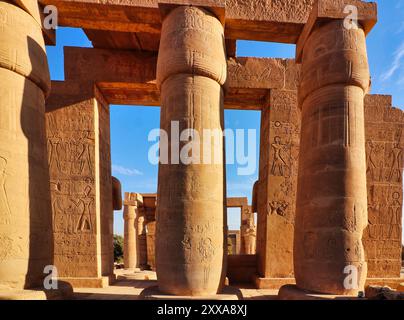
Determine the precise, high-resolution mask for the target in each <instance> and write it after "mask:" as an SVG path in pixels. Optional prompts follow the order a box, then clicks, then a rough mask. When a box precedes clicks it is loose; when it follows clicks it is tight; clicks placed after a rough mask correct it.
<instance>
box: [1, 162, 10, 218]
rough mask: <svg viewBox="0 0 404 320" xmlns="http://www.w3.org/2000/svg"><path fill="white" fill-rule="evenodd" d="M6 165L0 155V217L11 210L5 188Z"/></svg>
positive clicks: (7, 215) (8, 214) (8, 213)
mask: <svg viewBox="0 0 404 320" xmlns="http://www.w3.org/2000/svg"><path fill="white" fill-rule="evenodd" d="M6 167H7V160H6V159H5V158H3V157H0V217H1V216H5V217H7V218H9V217H10V216H11V210H10V206H9V203H8V197H7V190H6Z"/></svg>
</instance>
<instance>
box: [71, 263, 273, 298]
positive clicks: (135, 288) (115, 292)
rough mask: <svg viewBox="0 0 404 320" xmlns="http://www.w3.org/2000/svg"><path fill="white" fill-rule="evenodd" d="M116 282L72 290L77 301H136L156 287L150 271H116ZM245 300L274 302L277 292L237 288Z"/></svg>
mask: <svg viewBox="0 0 404 320" xmlns="http://www.w3.org/2000/svg"><path fill="white" fill-rule="evenodd" d="M115 273H116V276H117V281H116V282H115V283H114V284H112V285H111V286H109V287H107V288H98V289H94V288H80V289H74V296H73V299H77V300H138V299H139V294H140V292H142V290H143V289H144V288H147V287H149V286H153V285H156V283H157V281H156V274H155V273H154V272H152V271H135V272H133V273H128V271H127V270H116V271H115ZM237 287H238V288H239V289H240V290H241V292H242V294H243V297H244V299H246V300H274V299H277V295H278V290H265V289H259V290H258V289H255V288H253V287H252V286H246V285H238V286H237Z"/></svg>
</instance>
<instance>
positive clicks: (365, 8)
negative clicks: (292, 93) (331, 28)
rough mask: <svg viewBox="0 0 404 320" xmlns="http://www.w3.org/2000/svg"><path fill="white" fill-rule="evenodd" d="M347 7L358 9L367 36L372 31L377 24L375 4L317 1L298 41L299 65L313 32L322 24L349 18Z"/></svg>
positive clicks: (340, 0)
mask: <svg viewBox="0 0 404 320" xmlns="http://www.w3.org/2000/svg"><path fill="white" fill-rule="evenodd" d="M347 6H355V7H356V8H357V10H358V11H357V13H358V23H359V24H360V25H361V27H362V28H363V30H364V31H365V34H368V33H369V32H370V31H371V30H372V28H373V27H374V25H375V24H376V23H377V4H376V3H375V2H363V1H361V0H317V1H316V2H315V4H314V5H313V9H312V11H311V13H310V16H309V19H308V20H307V23H306V25H305V26H304V28H303V31H302V33H301V34H300V36H299V40H298V41H297V45H296V62H297V63H301V59H302V53H303V48H304V45H305V43H306V41H307V39H308V38H309V36H310V34H311V33H312V31H313V30H314V29H315V28H316V27H317V26H318V25H319V24H320V23H323V22H326V21H329V20H343V19H345V18H347V17H348V16H349V14H351V11H350V10H348V9H349V8H348V7H347ZM345 10H347V11H345Z"/></svg>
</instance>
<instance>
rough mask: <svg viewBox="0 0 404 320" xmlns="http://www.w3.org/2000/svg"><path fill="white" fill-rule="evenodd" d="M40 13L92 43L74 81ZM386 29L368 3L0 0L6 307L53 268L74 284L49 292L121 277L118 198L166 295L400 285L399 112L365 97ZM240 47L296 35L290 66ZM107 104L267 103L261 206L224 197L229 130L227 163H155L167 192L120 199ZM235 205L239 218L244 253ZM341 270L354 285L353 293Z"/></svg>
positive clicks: (76, 64) (196, 118)
mask: <svg viewBox="0 0 404 320" xmlns="http://www.w3.org/2000/svg"><path fill="white" fill-rule="evenodd" d="M46 5H54V6H56V7H57V9H58V23H59V25H60V26H64V27H74V28H82V29H83V30H84V32H85V34H86V36H87V37H88V39H89V40H90V41H91V42H92V45H93V47H92V48H79V47H65V48H64V74H65V79H64V80H63V81H51V79H50V75H49V70H48V61H47V57H46V51H45V45H55V43H56V41H57V39H56V33H55V32H54V30H53V31H52V30H46V29H45V28H43V24H42V22H41V21H42V19H43V7H44V6H46ZM347 5H354V6H355V7H356V8H357V10H358V25H357V26H356V28H347V27H346V26H345V25H344V22H345V21H346V20H345V19H346V17H347V13H346V12H345V7H346V6H347ZM376 22H377V6H376V4H375V3H372V2H363V1H360V0H304V1H302V0H283V1H272V2H271V1H270V2H268V1H265V0H251V1H244V0H227V1H224V0H206V1H203V0H147V1H146V0H131V1H124V2H122V1H119V0H106V1H102V2H99V1H93V0H39V1H36V0H12V1H0V26H1V32H0V83H1V85H0V106H1V120H0V131H1V132H2V134H1V135H0V299H1V298H10V297H11V298H16V299H18V298H19V297H22V296H26V295H32V297H34V298H46V297H47V298H50V296H49V295H48V294H44V293H43V292H45V291H46V290H42V291H41V290H39V291H38V290H37V289H38V288H42V287H43V279H44V277H45V274H44V273H43V270H44V267H45V266H47V265H54V266H56V268H57V271H58V279H59V280H60V282H61V283H65V284H66V288H65V287H62V288H61V289H59V290H58V291H57V292H55V293H54V295H55V296H57V295H59V296H60V295H63V294H67V293H66V292H67V291H69V289H68V288H67V287H68V286H72V287H73V288H83V287H87V288H88V287H92V288H100V287H106V286H109V285H111V284H113V282H114V281H115V280H116V277H115V275H114V268H113V265H114V264H113V211H114V210H119V209H120V208H121V207H123V218H124V221H125V234H124V236H125V237H124V238H125V248H124V250H125V257H124V258H125V261H124V265H125V268H126V269H128V270H129V271H130V270H134V269H137V268H140V269H150V270H155V271H156V274H157V285H158V288H157V290H158V291H159V294H162V295H164V296H165V297H167V296H169V295H174V296H186V297H190V298H192V297H195V296H197V297H201V296H202V297H204V296H206V297H207V296H208V297H212V296H215V295H218V294H221V293H222V292H226V290H227V288H228V287H229V286H228V284H229V283H230V284H233V283H239V282H249V283H251V284H254V285H255V286H256V287H257V288H271V289H280V291H279V298H280V299H295V298H308V296H310V294H308V293H307V292H312V293H313V294H321V295H322V297H326V296H327V295H328V296H350V297H353V296H357V295H358V293H359V292H361V291H364V288H365V286H366V285H369V284H380V285H389V286H391V287H392V288H397V287H398V286H399V284H400V283H402V282H404V280H403V278H402V277H400V271H401V264H402V261H401V250H402V244H401V239H402V202H403V180H402V179H403V177H402V172H403V151H402V150H403V146H404V141H403V140H404V139H403V127H404V113H403V112H402V111H401V110H400V109H398V108H394V107H393V106H392V97H391V96H387V95H377V94H369V92H370V91H369V90H370V73H369V67H368V62H367V52H366V42H365V39H366V36H367V34H368V33H369V32H371V30H372V28H373V27H374V26H375V24H376ZM237 40H257V41H267V42H280V43H289V44H296V59H277V58H251V57H238V56H236V41H237ZM111 104H119V105H144V106H154V107H158V106H159V107H161V121H160V123H161V128H162V129H165V128H168V127H169V125H170V122H171V121H173V120H175V121H179V123H180V128H181V129H186V128H194V129H197V130H202V129H205V128H209V129H219V130H223V129H224V109H238V110H257V111H260V112H261V127H260V135H261V136H260V146H259V156H260V158H259V178H258V181H257V182H256V183H255V185H254V188H253V189H252V190H251V195H252V203H251V204H249V203H248V201H247V199H246V198H228V197H227V195H226V174H225V160H224V157H225V156H224V155H225V150H224V143H223V140H222V141H221V144H220V145H219V146H216V148H217V147H218V149H219V157H221V159H222V160H223V161H222V162H221V163H212V164H203V165H195V164H189V165H185V164H160V165H159V175H158V188H157V190H156V194H141V193H137V192H136V190H122V191H124V192H125V195H124V197H123V199H122V197H120V195H121V186H120V183H119V181H118V180H117V179H116V178H114V177H112V172H111V146H110V117H109V106H110V105H111ZM167 131H168V132H169V130H167ZM169 138H170V137H169ZM229 207H237V208H240V210H241V227H240V230H239V234H238V236H237V235H236V233H235V235H234V237H235V238H237V237H238V239H239V240H238V247H239V249H238V252H236V253H237V254H232V255H228V247H227V245H228V228H227V220H226V219H227V218H226V217H227V214H226V209H227V208H229ZM254 213H256V215H257V219H256V220H257V221H256V223H255V221H254ZM235 241H236V242H237V240H235ZM347 266H354V267H355V268H356V269H357V271H358V277H359V286H358V287H357V288H346V287H344V278H345V277H346V274H345V273H344V268H345V267H347ZM226 278H227V280H226ZM34 289H35V290H34ZM64 291H66V292H64Z"/></svg>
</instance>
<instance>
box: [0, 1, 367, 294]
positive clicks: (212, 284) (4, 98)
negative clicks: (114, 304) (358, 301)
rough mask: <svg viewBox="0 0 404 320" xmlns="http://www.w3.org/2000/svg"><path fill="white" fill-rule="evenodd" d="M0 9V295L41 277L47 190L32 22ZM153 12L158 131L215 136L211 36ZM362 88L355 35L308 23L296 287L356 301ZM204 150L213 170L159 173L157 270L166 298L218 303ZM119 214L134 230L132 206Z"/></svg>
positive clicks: (185, 16)
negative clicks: (349, 273)
mask: <svg viewBox="0 0 404 320" xmlns="http://www.w3.org/2000/svg"><path fill="white" fill-rule="evenodd" d="M170 8H171V7H170ZM0 9H1V10H2V11H4V12H6V13H7V14H5V15H3V17H4V19H1V20H0V23H1V24H2V30H3V32H2V33H0V40H1V41H0V49H1V50H0V52H1V55H0V81H1V83H0V84H1V85H0V88H1V89H0V90H1V91H0V106H1V113H2V118H4V119H5V120H4V121H1V122H0V126H1V127H0V129H1V130H2V134H1V135H0V146H1V147H0V205H1V212H0V238H1V242H2V244H3V243H7V245H2V246H1V251H0V253H1V254H0V289H4V288H5V289H24V288H27V287H35V286H41V281H42V279H43V276H44V275H43V268H44V266H45V265H47V264H51V263H52V243H53V241H52V230H51V226H52V223H51V221H52V218H51V209H50V191H49V184H46V183H43V182H44V181H49V176H48V167H47V161H46V158H47V157H46V140H45V121H44V105H45V96H46V95H47V94H48V93H49V90H50V83H49V72H48V67H47V60H46V53H45V48H44V41H43V37H42V32H41V26H40V23H38V21H36V20H35V19H34V17H33V16H31V15H30V14H29V13H28V12H26V11H24V10H23V9H21V8H19V7H17V6H15V5H12V4H10V3H8V2H0ZM164 12H165V14H166V16H165V17H164V20H163V24H162V33H161V43H160V51H159V58H158V66H157V83H158V87H159V89H160V92H161V101H162V106H161V107H162V108H161V128H162V129H164V130H166V132H168V133H170V132H171V130H170V126H171V121H178V122H179V126H180V131H182V130H183V129H190V128H192V129H196V130H197V131H198V132H202V130H203V129H219V130H223V129H224V121H223V116H224V113H223V89H222V86H223V85H224V83H225V80H226V73H227V72H226V52H225V46H224V28H223V25H222V23H221V22H220V21H219V19H218V17H217V16H215V15H214V14H213V13H212V12H210V11H208V10H206V9H204V8H200V7H193V6H178V7H175V8H173V9H170V10H168V11H167V10H166V11H164ZM17 22H18V23H17ZM16 50H17V54H14V53H15V52H16ZM368 86H369V72H368V66H367V57H366V44H365V34H364V31H363V30H362V28H361V27H360V26H359V28H357V29H346V28H345V27H344V25H343V21H342V20H333V21H328V22H327V23H323V24H320V25H317V27H316V28H315V29H314V30H313V31H312V33H311V34H310V35H309V37H308V39H307V41H306V42H305V45H304V48H303V54H302V80H301V86H300V89H299V99H300V105H301V108H302V139H301V140H302V141H301V142H302V143H301V155H300V168H299V182H298V191H297V211H296V225H295V230H296V232H295V248H294V255H295V256H294V260H295V262H294V264H295V276H296V282H297V286H298V287H299V288H301V289H305V290H312V291H317V292H321V293H330V294H355V293H357V291H358V290H359V289H361V288H363V284H364V279H365V278H366V263H365V260H364V255H363V246H362V242H361V238H362V232H363V229H364V227H365V226H366V221H367V211H366V210H367V205H366V174H365V173H366V167H365V150H364V146H365V145H364V120H363V98H364V94H365V93H366V92H367V90H368ZM172 138H174V137H171V136H170V135H169V146H170V144H171V143H173V141H172V140H171V139H172ZM203 142H204V141H203V140H202V141H201V143H202V145H206V143H205V144H204V143H203ZM169 146H167V147H168V148H169ZM211 146H212V148H211V150H214V151H216V152H219V157H220V158H221V159H222V160H223V161H222V162H221V163H213V164H202V165H195V164H189V165H185V164H181V163H180V164H168V165H164V164H160V166H159V176H158V179H159V181H158V195H159V197H158V210H157V229H156V267H157V277H158V285H159V288H160V290H161V291H162V292H165V293H169V294H174V295H208V294H216V293H218V292H220V291H221V290H222V288H223V285H224V279H225V270H226V255H225V248H226V247H227V246H226V238H225V236H224V235H225V226H226V225H227V223H226V215H225V208H226V203H225V199H226V192H225V185H226V184H225V168H224V144H223V141H222V142H221V144H220V146H219V148H217V146H215V145H214V144H213V142H212V143H211ZM180 148H181V144H180ZM169 150H170V148H169ZM27 159H29V161H27ZM125 208H126V209H125V218H126V219H127V221H128V224H127V225H128V226H132V227H131V230H132V231H133V229H136V227H135V219H136V210H137V207H136V205H130V206H125ZM88 226H89V227H88V228H90V224H88ZM85 228H86V226H84V227H83V228H82V230H81V231H83V230H84V229H85ZM84 231H85V230H84ZM134 235H135V236H134ZM125 236H128V239H130V241H128V248H127V250H128V251H127V252H128V253H130V252H136V245H137V244H136V232H135V233H134V234H133V232H132V233H131V232H130V231H129V229H128V230H125ZM132 247H133V248H132ZM129 257H130V254H129ZM129 257H128V258H129ZM129 260H130V261H127V263H128V266H132V267H133V266H134V267H135V266H136V257H135V256H131V257H130V258H129ZM351 265H352V266H354V267H357V269H358V270H359V287H358V288H355V289H346V288H345V287H343V283H344V281H343V280H344V278H343V277H344V276H345V274H344V271H343V270H344V267H346V266H351Z"/></svg>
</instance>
